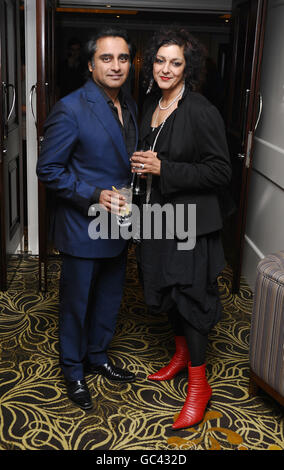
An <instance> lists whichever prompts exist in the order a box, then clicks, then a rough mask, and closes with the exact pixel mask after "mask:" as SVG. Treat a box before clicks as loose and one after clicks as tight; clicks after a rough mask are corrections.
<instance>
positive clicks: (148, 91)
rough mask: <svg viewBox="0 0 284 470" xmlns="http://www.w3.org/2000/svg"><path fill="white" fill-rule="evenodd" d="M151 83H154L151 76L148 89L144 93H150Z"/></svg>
mask: <svg viewBox="0 0 284 470" xmlns="http://www.w3.org/2000/svg"><path fill="white" fill-rule="evenodd" d="M153 83H154V78H151V80H150V83H149V86H148V89H147V91H146V95H148V94H149V93H150V91H151V90H152V87H153Z"/></svg>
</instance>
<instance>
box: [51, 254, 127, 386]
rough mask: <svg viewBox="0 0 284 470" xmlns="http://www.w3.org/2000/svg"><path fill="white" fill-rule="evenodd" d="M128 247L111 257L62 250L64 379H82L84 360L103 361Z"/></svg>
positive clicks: (111, 331) (123, 276)
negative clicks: (90, 257) (66, 253)
mask: <svg viewBox="0 0 284 470" xmlns="http://www.w3.org/2000/svg"><path fill="white" fill-rule="evenodd" d="M126 259H127V250H126V249H125V250H123V252H122V253H121V254H120V255H119V256H117V257H114V258H96V259H85V258H76V257H72V256H69V255H65V254H62V270H61V278H60V292H59V295H60V306H59V343H60V364H61V368H62V372H63V374H64V377H65V378H66V380H82V379H83V378H84V369H83V364H84V362H85V361H88V362H90V363H91V364H96V365H100V364H104V363H105V362H107V360H108V357H107V349H108V346H109V343H110V342H111V340H112V337H113V334H114V332H115V327H116V320H117V314H118V311H119V308H120V304H121V300H122V295H123V287H124V282H125V271H126Z"/></svg>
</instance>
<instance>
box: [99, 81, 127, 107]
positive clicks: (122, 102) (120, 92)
mask: <svg viewBox="0 0 284 470" xmlns="http://www.w3.org/2000/svg"><path fill="white" fill-rule="evenodd" d="M94 83H95V85H97V87H98V89H99V90H100V92H101V94H102V95H103V97H104V99H105V100H106V102H107V103H108V104H109V105H110V106H114V104H113V101H112V99H111V98H110V97H109V96H108V95H107V94H106V92H105V90H104V89H103V87H102V86H100V85H98V83H96V82H94ZM118 99H119V101H120V105H121V106H123V107H124V106H126V103H125V94H124V92H123V90H122V88H121V89H120V90H119V93H118Z"/></svg>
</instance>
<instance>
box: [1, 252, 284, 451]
mask: <svg viewBox="0 0 284 470" xmlns="http://www.w3.org/2000/svg"><path fill="white" fill-rule="evenodd" d="M37 266H38V265H37V259H36V258H34V257H27V258H25V259H22V258H17V257H15V258H13V259H12V262H11V267H10V272H9V288H8V290H7V291H6V292H0V341H1V343H0V450H96V449H97V450H116V451H119V450H165V449H176V450H186V449H188V450H194V449H195V450H206V451H208V450H272V449H275V450H276V449H279V450H280V449H284V431H283V409H282V408H281V407H280V405H278V404H277V403H276V402H275V401H274V400H273V399H272V398H270V397H269V396H267V395H266V394H265V393H264V392H261V391H260V393H259V394H258V396H256V397H253V398H251V397H250V396H249V392H248V384H249V362H248V348H249V336H250V313H251V309H252V301H253V296H252V293H251V291H250V289H249V288H248V286H247V285H246V284H245V283H244V282H242V285H241V291H240V293H239V294H238V295H232V294H231V272H230V269H229V268H226V269H225V270H224V272H223V273H222V275H221V276H220V278H219V288H220V293H221V300H222V304H223V318H222V320H221V321H220V322H219V324H218V325H217V326H216V327H215V328H214V330H213V331H212V332H211V334H210V344H209V347H208V359H207V372H208V378H209V382H210V385H211V387H212V389H213V397H212V400H211V402H210V407H209V408H208V409H207V412H206V415H205V417H204V420H203V422H202V423H201V424H200V425H198V426H196V427H192V428H188V429H185V430H181V431H172V430H171V425H172V422H173V419H174V416H175V415H176V414H177V413H178V412H179V410H180V409H181V407H182V405H183V402H184V398H185V396H186V388H187V377H186V374H185V373H184V374H181V375H180V376H178V377H176V378H174V379H173V380H171V381H169V382H157V383H153V382H150V381H149V380H147V375H148V374H149V373H152V372H154V371H156V370H158V369H159V368H160V367H162V366H163V365H165V364H166V363H167V362H168V361H169V359H170V357H171V355H172V353H173V348H174V343H173V337H172V332H171V330H170V328H169V325H168V323H167V321H166V317H164V316H159V317H158V316H151V315H150V314H149V313H148V311H147V308H146V307H145V304H144V302H143V295H142V291H141V288H140V284H139V281H138V276H137V267H136V262H135V257H134V253H133V251H132V250H130V253H129V261H128V270H127V281H126V286H125V292H124V297H123V302H122V305H121V309H120V313H119V318H118V323H117V329H116V334H115V337H114V339H113V342H112V345H111V349H110V351H109V356H110V358H111V359H112V360H113V361H114V362H115V363H116V364H117V365H119V366H122V367H124V366H125V367H128V368H129V370H131V371H133V372H135V374H137V380H136V382H134V383H132V384H113V383H111V382H109V381H108V380H107V379H105V378H102V377H94V376H87V377H86V380H87V383H88V386H89V389H90V392H91V395H92V399H93V402H94V408H93V409H92V410H91V411H90V412H84V411H81V410H80V409H78V408H76V407H75V406H74V405H73V404H72V403H71V402H70V401H69V400H68V398H67V395H66V391H65V385H64V380H63V377H62V375H61V371H60V369H59V365H58V280H59V273H60V259H59V257H56V256H55V257H54V258H53V259H52V260H51V261H50V262H49V267H48V274H49V289H48V292H47V293H46V294H43V293H39V292H38V290H37V285H38V280H37V275H38V271H37V269H38V267H37Z"/></svg>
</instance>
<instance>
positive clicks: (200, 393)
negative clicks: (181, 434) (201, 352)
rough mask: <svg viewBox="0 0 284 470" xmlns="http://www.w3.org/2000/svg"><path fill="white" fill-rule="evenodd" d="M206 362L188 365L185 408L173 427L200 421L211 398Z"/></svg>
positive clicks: (188, 425) (186, 426)
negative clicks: (199, 364) (198, 364)
mask: <svg viewBox="0 0 284 470" xmlns="http://www.w3.org/2000/svg"><path fill="white" fill-rule="evenodd" d="M205 367H206V366H205V364H203V365H201V366H197V367H191V366H190V365H189V367H188V384H189V386H188V392H187V397H186V400H185V403H184V405H183V408H182V410H181V412H180V414H179V416H178V418H177V420H176V421H175V423H174V424H173V426H172V428H173V429H183V428H189V427H191V426H194V425H195V424H198V423H200V421H202V419H203V417H204V412H205V409H206V406H207V404H208V402H209V400H210V398H211V395H212V389H211V387H210V385H209V384H208V382H207V379H206V372H205Z"/></svg>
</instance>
